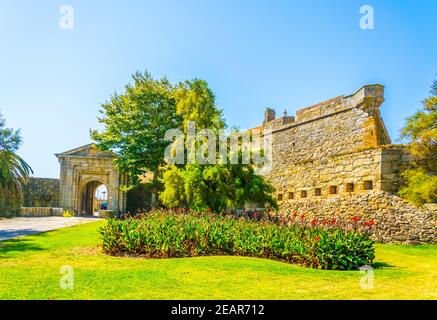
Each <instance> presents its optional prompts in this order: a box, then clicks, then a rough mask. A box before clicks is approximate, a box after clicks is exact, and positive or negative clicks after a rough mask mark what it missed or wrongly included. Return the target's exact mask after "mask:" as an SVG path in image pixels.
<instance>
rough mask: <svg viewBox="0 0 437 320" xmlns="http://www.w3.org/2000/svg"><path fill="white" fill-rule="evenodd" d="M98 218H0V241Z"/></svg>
mask: <svg viewBox="0 0 437 320" xmlns="http://www.w3.org/2000/svg"><path fill="white" fill-rule="evenodd" d="M96 220H98V218H95V217H72V218H63V217H38V218H12V219H2V220H0V241H3V240H7V239H11V238H16V237H22V236H27V235H29V234H35V233H40V232H44V231H49V230H54V229H60V228H65V227H70V226H74V225H77V224H83V223H89V222H93V221H96Z"/></svg>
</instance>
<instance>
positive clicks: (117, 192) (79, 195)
mask: <svg viewBox="0 0 437 320" xmlns="http://www.w3.org/2000/svg"><path fill="white" fill-rule="evenodd" d="M56 156H57V157H58V159H59V163H60V164H61V176H60V184H59V206H60V207H61V208H64V209H68V210H73V211H75V212H76V213H77V214H79V215H82V214H89V215H91V214H92V212H93V208H94V207H93V206H94V200H93V198H94V192H95V190H96V188H97V187H98V186H100V185H101V184H104V185H105V186H106V187H107V194H106V196H107V199H108V203H107V208H108V210H111V211H114V212H115V213H117V214H118V213H122V212H125V211H126V192H125V191H123V190H121V189H120V186H122V185H124V184H126V180H127V176H126V174H124V173H120V172H118V171H117V168H116V167H115V165H114V160H115V159H117V155H116V154H115V153H112V152H108V151H102V150H100V149H99V148H98V147H97V146H96V145H94V144H89V145H86V146H82V147H79V148H75V149H73V150H70V151H66V152H63V153H60V154H57V155H56Z"/></svg>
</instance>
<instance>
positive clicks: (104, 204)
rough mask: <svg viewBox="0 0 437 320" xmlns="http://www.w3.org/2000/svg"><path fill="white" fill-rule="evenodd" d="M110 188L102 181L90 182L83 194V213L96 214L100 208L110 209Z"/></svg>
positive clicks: (81, 209) (81, 210) (81, 208)
mask: <svg viewBox="0 0 437 320" xmlns="http://www.w3.org/2000/svg"><path fill="white" fill-rule="evenodd" d="M108 198H109V195H108V189H107V187H106V186H105V185H104V184H102V183H101V182H100V181H90V182H88V183H87V184H86V185H85V187H84V188H83V190H82V194H81V200H82V201H81V207H80V213H81V215H87V216H91V215H95V213H97V212H99V210H107V209H108Z"/></svg>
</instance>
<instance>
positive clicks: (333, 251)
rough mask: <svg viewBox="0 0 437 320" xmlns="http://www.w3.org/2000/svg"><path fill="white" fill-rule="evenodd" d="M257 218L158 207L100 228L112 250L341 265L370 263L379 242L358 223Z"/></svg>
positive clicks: (326, 266) (325, 266) (116, 252)
mask: <svg viewBox="0 0 437 320" xmlns="http://www.w3.org/2000/svg"><path fill="white" fill-rule="evenodd" d="M255 219H256V216H255ZM255 219H247V218H234V217H232V216H224V215H219V214H213V213H209V212H206V213H204V212H202V213H200V212H193V211H189V212H186V211H185V210H182V211H179V212H174V211H161V210H157V211H152V212H148V213H143V214H140V215H137V216H135V217H130V216H127V217H124V218H122V219H109V220H108V223H107V224H105V225H104V226H103V227H102V228H101V230H100V233H101V237H102V240H103V250H104V252H106V253H108V254H111V255H141V256H145V257H148V258H170V257H193V256H202V255H241V256H252V257H260V258H269V259H276V260H282V261H287V262H291V263H298V264H302V265H305V266H309V267H313V268H320V269H340V270H351V269H357V268H359V267H361V266H363V265H369V264H371V263H372V261H373V259H374V256H375V254H374V246H373V245H374V241H373V240H371V239H370V237H369V235H368V233H367V232H365V231H364V232H363V230H358V229H357V228H353V227H352V228H350V229H348V230H345V229H344V228H340V227H337V226H333V225H330V226H328V225H326V226H323V225H322V224H320V225H319V224H317V225H316V224H314V223H308V224H304V223H303V222H302V221H303V219H301V222H299V223H295V224H290V225H288V224H279V223H274V222H271V221H255ZM355 223H356V222H354V224H355Z"/></svg>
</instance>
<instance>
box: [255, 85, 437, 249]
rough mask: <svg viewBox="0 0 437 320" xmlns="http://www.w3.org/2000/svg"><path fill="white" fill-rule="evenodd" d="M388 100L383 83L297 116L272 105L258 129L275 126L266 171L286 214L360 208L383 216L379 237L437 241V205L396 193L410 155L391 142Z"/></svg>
mask: <svg viewBox="0 0 437 320" xmlns="http://www.w3.org/2000/svg"><path fill="white" fill-rule="evenodd" d="M383 101H384V87H383V86H381V85H367V86H364V87H362V88H361V89H359V90H358V91H357V92H356V93H354V94H352V95H349V96H339V97H336V98H333V99H330V100H327V101H325V102H322V103H319V104H316V105H314V106H311V107H308V108H304V109H301V110H299V111H297V113H296V117H293V116H288V115H287V114H284V115H283V116H282V117H279V118H276V116H275V112H274V111H273V110H272V109H267V110H266V112H265V117H264V122H263V125H262V126H259V127H257V128H254V129H252V130H254V131H261V132H268V131H270V132H271V133H272V169H271V170H270V171H269V172H268V173H267V174H266V175H265V177H266V178H267V179H268V180H269V181H270V182H271V183H272V184H273V186H274V187H275V189H276V193H277V194H276V196H277V199H278V202H279V204H280V214H290V213H291V212H294V211H300V212H301V213H305V214H306V215H307V216H308V217H316V218H322V217H323V216H326V217H329V216H337V217H338V216H339V215H340V216H342V217H343V218H347V217H349V216H353V215H359V216H361V218H362V219H374V220H375V221H376V222H377V226H376V227H375V233H374V237H375V239H377V240H379V241H383V242H391V241H395V242H409V241H412V242H415V241H416V242H437V237H436V215H435V212H432V211H430V210H425V209H418V208H415V207H412V206H410V205H408V204H407V203H405V201H403V200H402V199H400V198H399V197H397V196H396V195H395V193H396V192H397V191H398V189H399V185H400V182H401V178H400V174H399V173H400V171H401V169H402V166H403V165H404V164H405V163H406V162H408V155H407V154H406V152H404V148H403V146H402V145H392V144H391V141H390V137H389V136H388V134H387V131H386V128H385V125H384V122H383V120H382V117H381V114H380V110H379V108H380V106H381V104H382V102H383ZM378 222H379V223H378Z"/></svg>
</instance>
